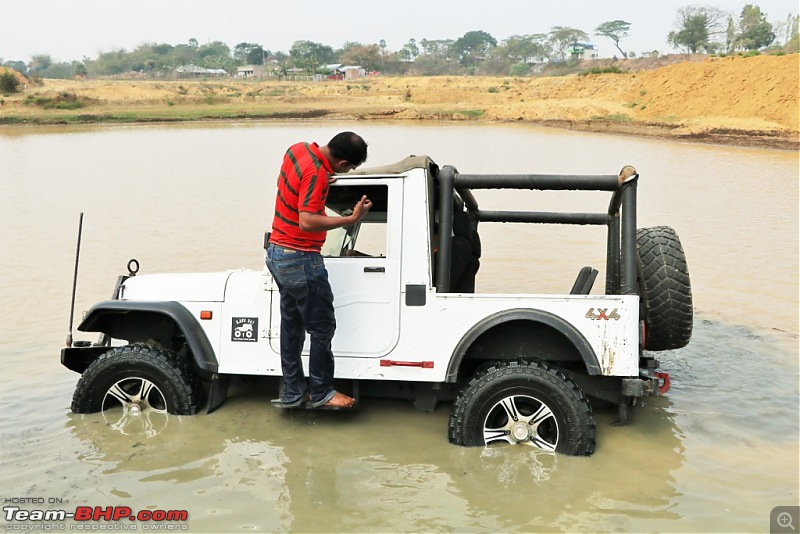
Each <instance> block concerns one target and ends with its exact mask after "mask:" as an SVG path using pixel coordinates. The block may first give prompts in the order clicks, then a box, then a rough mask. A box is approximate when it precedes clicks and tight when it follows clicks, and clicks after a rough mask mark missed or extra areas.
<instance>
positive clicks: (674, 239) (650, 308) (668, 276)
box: [636, 226, 693, 351]
mask: <svg viewBox="0 0 800 534" xmlns="http://www.w3.org/2000/svg"><path fill="white" fill-rule="evenodd" d="M636 251H637V263H638V285H639V297H640V302H641V306H640V319H642V320H644V322H645V347H644V348H645V349H646V350H652V351H656V350H670V349H679V348H681V347H685V346H686V345H687V344H688V343H689V339H691V337H692V320H693V309H692V288H691V284H690V282H689V270H688V267H687V265H686V256H685V255H684V253H683V247H682V246H681V241H680V239H678V234H677V233H676V232H675V230H673V229H672V228H670V227H669V226H654V227H652V228H639V229H638V230H636Z"/></svg>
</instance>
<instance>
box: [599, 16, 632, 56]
mask: <svg viewBox="0 0 800 534" xmlns="http://www.w3.org/2000/svg"><path fill="white" fill-rule="evenodd" d="M630 29H631V23H630V22H626V21H624V20H610V21H608V22H604V23H602V24H600V25H599V26H598V27H597V28H595V29H594V34H595V35H600V36H601V37H608V38H609V39H611V40H612V41H614V46H616V47H617V50H619V53H620V54H622V57H624V58H625V59H627V58H628V53H627V52H625V51H624V50H623V49H622V48H620V47H619V42H620V40H621V39H622V38H623V37H627V36H628V31H629V30H630Z"/></svg>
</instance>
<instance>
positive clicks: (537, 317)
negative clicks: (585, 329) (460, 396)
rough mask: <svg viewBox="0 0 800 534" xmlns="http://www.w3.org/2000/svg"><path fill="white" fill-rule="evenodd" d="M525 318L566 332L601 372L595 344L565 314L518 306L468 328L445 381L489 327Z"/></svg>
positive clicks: (451, 377)
mask: <svg viewBox="0 0 800 534" xmlns="http://www.w3.org/2000/svg"><path fill="white" fill-rule="evenodd" d="M520 319H522V320H525V321H531V322H537V323H541V324H544V325H547V326H549V327H551V328H553V329H554V330H556V331H558V332H560V333H562V334H563V335H564V336H565V337H566V338H567V339H568V340H569V341H570V342H571V343H572V344H573V345H574V346H575V348H576V349H577V350H578V352H579V353H580V355H581V358H582V359H583V363H584V364H585V365H586V370H587V372H588V373H589V374H590V375H599V374H601V373H602V370H601V368H600V362H599V361H598V359H597V355H596V354H595V352H594V349H592V346H591V345H590V344H589V342H588V341H587V340H586V338H585V337H584V336H583V334H581V333H580V332H579V331H578V329H577V328H575V327H574V326H573V325H572V324H571V323H569V322H568V321H566V320H564V319H563V318H561V317H559V316H558V315H555V314H553V313H550V312H548V311H544V310H534V309H529V308H516V309H512V310H505V311H501V312H498V313H495V314H493V315H490V316H489V317H486V318H484V319H482V320H481V321H480V322H478V323H476V324H475V325H474V326H473V327H472V328H470V329H469V331H467V333H466V334H464V336H463V337H462V338H461V341H459V342H458V345H456V348H455V350H453V354H452V356H451V357H450V364H449V365H448V367H447V375H446V377H445V382H455V381H456V380H457V378H458V369H459V367H461V362H462V360H463V359H464V356H465V355H466V354H467V350H468V349H469V347H470V346H471V345H472V344H473V343H474V342H475V340H476V339H478V337H480V335H481V334H483V333H484V332H486V331H487V330H489V329H491V328H493V327H495V326H497V325H499V324H502V323H506V322H508V321H518V320H520Z"/></svg>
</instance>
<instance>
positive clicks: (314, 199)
mask: <svg viewBox="0 0 800 534" xmlns="http://www.w3.org/2000/svg"><path fill="white" fill-rule="evenodd" d="M331 174H333V169H332V168H331V166H330V164H329V163H328V160H327V159H325V157H324V156H323V155H322V152H320V149H319V145H318V144H317V143H297V144H296V145H292V146H291V147H289V150H287V151H286V155H285V156H284V157H283V164H282V165H281V173H280V175H279V176H278V195H277V197H276V198H275V218H274V219H273V221H272V237H271V238H270V241H271V242H272V243H275V244H277V245H281V246H283V247H287V248H291V249H294V250H304V251H308V252H319V251H320V249H321V248H322V244H323V243H325V235H326V233H327V232H304V231H302V230H301V229H300V212H301V211H308V212H311V213H317V214H319V215H325V201H326V200H327V198H328V177H329V176H330V175H331Z"/></svg>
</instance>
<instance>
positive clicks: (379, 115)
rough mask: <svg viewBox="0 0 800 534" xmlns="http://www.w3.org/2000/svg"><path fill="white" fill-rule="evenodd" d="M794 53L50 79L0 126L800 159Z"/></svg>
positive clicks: (799, 80)
mask: <svg viewBox="0 0 800 534" xmlns="http://www.w3.org/2000/svg"><path fill="white" fill-rule="evenodd" d="M798 59H799V57H798V54H792V55H788V56H756V57H751V58H742V57H730V58H708V59H706V60H705V61H700V62H697V61H695V62H682V63H677V64H673V65H668V66H664V67H661V68H657V69H654V70H648V71H639V72H631V73H626V74H595V75H586V76H578V75H570V76H563V77H541V78H513V77H506V78H487V77H398V78H392V77H377V78H371V79H364V80H355V81H339V82H316V83H311V82H273V81H264V82H261V81H240V80H233V79H230V80H229V79H225V80H208V81H192V80H179V81H140V80H80V81H75V80H45V82H44V85H43V86H41V87H28V88H27V89H26V90H24V91H23V92H21V93H19V94H14V95H6V96H4V97H3V105H2V107H0V124H1V123H5V124H19V123H75V122H106V121H110V122H120V121H123V122H137V121H161V120H163V121H180V120H209V119H289V118H291V119H297V118H302V119H320V118H322V119H362V120H370V119H371V120H386V119H408V120H420V119H424V120H465V121H473V120H478V121H526V122H531V123H537V124H542V125H547V126H555V127H560V128H571V129H579V130H586V131H598V132H616V133H624V134H633V135H649V136H658V137H669V138H677V139H687V140H696V141H705V142H717V143H730V144H739V145H749V146H767V147H774V148H782V149H792V150H797V149H798V148H800V142H799V141H800V137H799V135H798V129H799V124H798V123H799V122H800V112H799V111H798V109H799V108H798V87H800V62H799V61H798Z"/></svg>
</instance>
